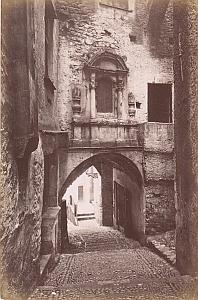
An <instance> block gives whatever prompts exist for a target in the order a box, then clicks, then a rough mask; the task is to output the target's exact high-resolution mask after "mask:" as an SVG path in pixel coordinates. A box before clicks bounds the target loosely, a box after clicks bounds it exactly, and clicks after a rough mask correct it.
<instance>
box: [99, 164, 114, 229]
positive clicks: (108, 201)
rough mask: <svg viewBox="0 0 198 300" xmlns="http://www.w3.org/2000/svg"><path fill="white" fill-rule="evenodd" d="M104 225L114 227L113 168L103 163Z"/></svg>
mask: <svg viewBox="0 0 198 300" xmlns="http://www.w3.org/2000/svg"><path fill="white" fill-rule="evenodd" d="M101 190H102V225H103V226H113V167H112V166H111V165H110V164H108V163H105V162H104V163H101Z"/></svg>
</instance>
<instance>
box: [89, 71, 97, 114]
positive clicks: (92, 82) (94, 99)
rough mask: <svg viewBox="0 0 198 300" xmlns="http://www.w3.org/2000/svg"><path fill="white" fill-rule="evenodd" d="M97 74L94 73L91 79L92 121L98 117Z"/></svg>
mask: <svg viewBox="0 0 198 300" xmlns="http://www.w3.org/2000/svg"><path fill="white" fill-rule="evenodd" d="M95 79H96V74H95V73H92V74H91V78H90V116H91V118H92V119H94V118H95V117H96V91H95V88H96V83H95Z"/></svg>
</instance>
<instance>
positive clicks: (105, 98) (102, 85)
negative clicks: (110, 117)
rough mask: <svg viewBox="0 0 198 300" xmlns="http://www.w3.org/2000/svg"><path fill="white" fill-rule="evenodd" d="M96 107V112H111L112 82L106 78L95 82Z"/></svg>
mask: <svg viewBox="0 0 198 300" xmlns="http://www.w3.org/2000/svg"><path fill="white" fill-rule="evenodd" d="M96 107H97V112H101V113H112V112H113V99H112V81H111V80H110V79H108V78H102V79H100V80H99V81H98V82H97V87H96Z"/></svg>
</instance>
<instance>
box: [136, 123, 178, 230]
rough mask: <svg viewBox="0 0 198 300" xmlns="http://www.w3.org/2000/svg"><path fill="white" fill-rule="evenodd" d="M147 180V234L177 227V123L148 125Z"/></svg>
mask: <svg viewBox="0 0 198 300" xmlns="http://www.w3.org/2000/svg"><path fill="white" fill-rule="evenodd" d="M142 127H143V132H144V134H143V136H144V178H145V197H146V232H147V233H148V234H151V233H156V232H164V231H167V230H171V229H173V228H174V227H175V199H174V177H175V163H174V139H173V137H174V132H173V124H162V123H146V124H144V125H142Z"/></svg>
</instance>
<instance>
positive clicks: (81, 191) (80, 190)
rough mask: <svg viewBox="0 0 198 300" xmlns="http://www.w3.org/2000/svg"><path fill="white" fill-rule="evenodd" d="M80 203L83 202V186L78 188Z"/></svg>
mask: <svg viewBox="0 0 198 300" xmlns="http://www.w3.org/2000/svg"><path fill="white" fill-rule="evenodd" d="M78 201H83V185H79V186H78Z"/></svg>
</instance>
